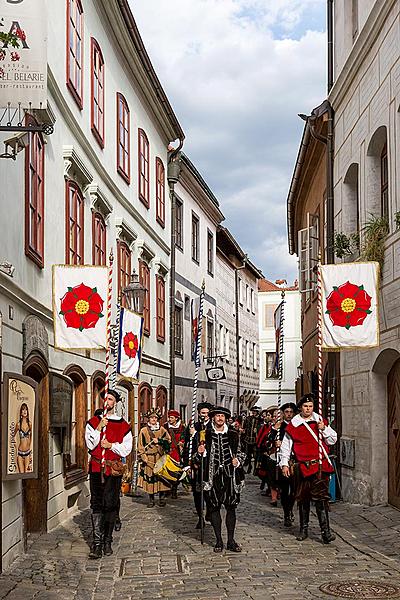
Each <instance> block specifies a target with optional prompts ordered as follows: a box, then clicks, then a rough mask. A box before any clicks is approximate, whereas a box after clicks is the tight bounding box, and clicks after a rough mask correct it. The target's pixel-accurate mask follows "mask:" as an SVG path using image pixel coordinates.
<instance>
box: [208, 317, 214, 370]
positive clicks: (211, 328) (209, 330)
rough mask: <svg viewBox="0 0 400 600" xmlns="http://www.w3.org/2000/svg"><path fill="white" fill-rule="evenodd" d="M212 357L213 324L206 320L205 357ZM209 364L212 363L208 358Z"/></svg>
mask: <svg viewBox="0 0 400 600" xmlns="http://www.w3.org/2000/svg"><path fill="white" fill-rule="evenodd" d="M213 356H214V323H213V321H210V320H209V319H207V357H208V358H210V357H213ZM208 362H209V363H212V362H213V360H212V358H210V360H208Z"/></svg>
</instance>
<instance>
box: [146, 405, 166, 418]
mask: <svg viewBox="0 0 400 600" xmlns="http://www.w3.org/2000/svg"><path fill="white" fill-rule="evenodd" d="M153 415H156V417H157V418H158V419H161V417H162V410H161V408H159V407H158V406H156V407H154V408H149V410H148V411H147V412H146V413H144V416H145V417H146V419H150V417H152V416H153Z"/></svg>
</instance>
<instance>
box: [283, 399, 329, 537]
mask: <svg viewBox="0 0 400 600" xmlns="http://www.w3.org/2000/svg"><path fill="white" fill-rule="evenodd" d="M298 408H299V414H298V415H296V416H295V417H293V419H292V420H291V422H290V423H289V424H288V425H287V426H286V430H285V435H284V438H283V440H282V445H281V461H280V464H281V467H282V475H283V476H284V477H289V476H290V472H289V460H290V457H291V454H292V452H293V454H294V456H295V459H296V463H297V465H298V467H299V482H298V485H297V489H296V500H297V501H298V504H299V516H300V532H299V535H298V536H297V539H298V540H299V541H303V540H305V539H306V538H307V537H308V521H309V516H310V503H311V501H313V502H315V509H316V511H317V516H318V520H319V524H320V527H321V534H322V542H323V543H324V544H329V543H330V542H333V540H334V539H335V536H334V535H333V533H332V532H331V530H330V525H329V512H328V501H329V476H330V474H331V473H332V472H333V470H334V469H333V466H332V462H331V459H330V458H329V454H328V452H329V446H332V445H333V444H335V443H336V440H337V434H336V431H334V430H333V429H332V427H330V426H329V425H328V422H327V421H326V419H323V418H322V416H321V415H319V414H318V413H316V412H314V395H313V394H306V395H305V396H303V397H302V398H301V400H300V402H299V404H298ZM320 433H321V438H320V437H319V434H320ZM319 440H321V444H320V443H319Z"/></svg>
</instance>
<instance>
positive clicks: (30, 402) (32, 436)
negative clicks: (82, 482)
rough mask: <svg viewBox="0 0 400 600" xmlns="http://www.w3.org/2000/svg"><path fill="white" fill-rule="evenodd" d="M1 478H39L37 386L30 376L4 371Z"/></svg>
mask: <svg viewBox="0 0 400 600" xmlns="http://www.w3.org/2000/svg"><path fill="white" fill-rule="evenodd" d="M3 389H4V394H3V403H2V404H3V406H2V412H3V448H2V456H3V479H36V478H37V477H38V424H39V422H38V419H39V414H38V411H39V403H38V394H37V392H38V385H37V383H36V381H34V380H33V379H31V378H30V377H25V376H24V375H19V374H17V373H4V388H3Z"/></svg>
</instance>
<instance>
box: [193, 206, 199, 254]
mask: <svg viewBox="0 0 400 600" xmlns="http://www.w3.org/2000/svg"><path fill="white" fill-rule="evenodd" d="M199 229H200V223H199V217H197V216H196V215H195V214H194V213H192V259H193V260H194V261H195V262H197V263H199Z"/></svg>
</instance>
